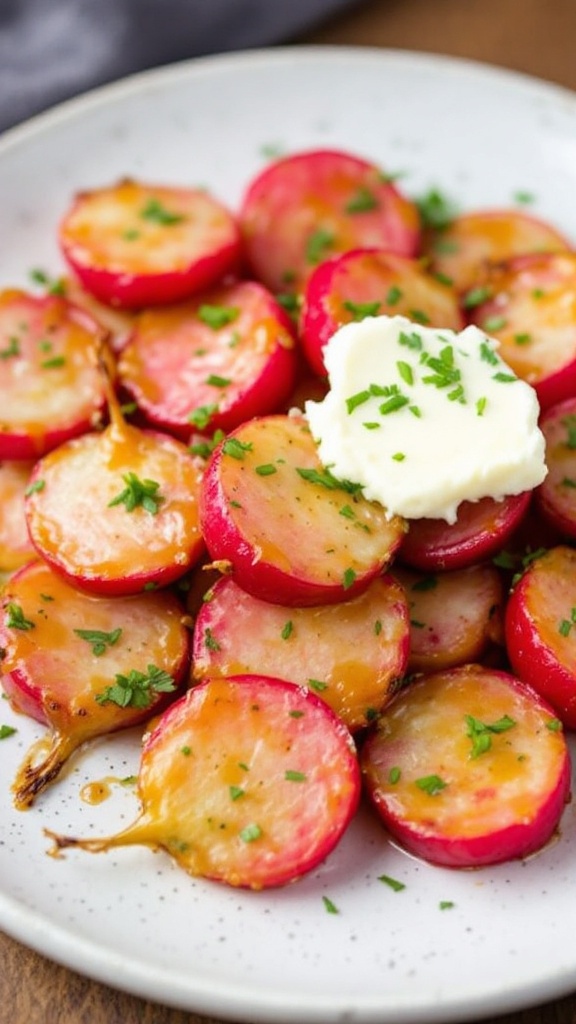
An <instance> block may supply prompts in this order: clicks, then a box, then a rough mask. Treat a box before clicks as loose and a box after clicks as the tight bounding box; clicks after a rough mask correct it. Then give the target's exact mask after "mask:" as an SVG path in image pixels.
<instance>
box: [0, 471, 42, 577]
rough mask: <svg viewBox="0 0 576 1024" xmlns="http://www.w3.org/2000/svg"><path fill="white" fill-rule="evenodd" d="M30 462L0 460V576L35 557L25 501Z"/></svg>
mask: <svg viewBox="0 0 576 1024" xmlns="http://www.w3.org/2000/svg"><path fill="white" fill-rule="evenodd" d="M33 467H34V463H33V462H0V575H1V574H2V573H3V572H13V570H14V569H18V568H19V567H20V566H21V565H25V564H26V562H29V561H30V560H31V559H33V558H35V556H36V551H35V549H34V546H33V544H32V542H31V540H30V537H29V536H28V530H27V528H26V517H25V514H24V501H25V495H26V490H27V488H28V485H29V482H30V476H31V473H32V469H33Z"/></svg>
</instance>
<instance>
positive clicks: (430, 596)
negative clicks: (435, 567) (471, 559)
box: [392, 563, 504, 673]
mask: <svg viewBox="0 0 576 1024" xmlns="http://www.w3.org/2000/svg"><path fill="white" fill-rule="evenodd" d="M392 574H393V576H394V577H395V578H396V579H397V580H398V581H399V583H401V584H402V586H403V587H404V590H405V592H406V597H407V599H408V606H409V610H410V612H409V613H410V656H409V659H408V671H409V672H410V673H412V672H433V671H437V670H439V669H446V668H453V667H454V666H456V665H464V664H466V662H470V661H477V660H479V659H480V657H481V656H483V655H484V654H485V653H486V652H487V651H488V650H489V649H490V648H494V647H495V646H496V645H503V643H504V628H503V613H504V586H503V582H502V577H501V575H500V573H499V571H498V569H496V567H495V566H493V565H490V564H489V563H482V564H480V565H472V566H469V567H468V568H467V569H454V570H452V571H451V572H438V573H434V574H424V573H417V572H412V571H410V570H409V569H405V568H403V567H402V566H399V565H395V566H394V567H393V569H392Z"/></svg>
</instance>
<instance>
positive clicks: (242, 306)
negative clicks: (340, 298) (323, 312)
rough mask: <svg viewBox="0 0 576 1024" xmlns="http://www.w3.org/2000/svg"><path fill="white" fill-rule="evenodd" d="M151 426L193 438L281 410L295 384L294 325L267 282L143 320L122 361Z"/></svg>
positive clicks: (122, 373) (220, 291) (126, 382)
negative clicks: (267, 289) (265, 285)
mask: <svg viewBox="0 0 576 1024" xmlns="http://www.w3.org/2000/svg"><path fill="white" fill-rule="evenodd" d="M118 373H119V378H120V382H121V384H122V386H123V388H124V389H125V391H126V392H127V393H128V395H129V396H130V397H131V398H132V399H133V400H134V401H135V402H136V403H137V405H138V408H139V409H140V411H141V412H142V413H143V414H144V416H145V418H146V420H147V421H148V423H150V424H151V425H153V426H156V427H159V428H160V429H164V430H167V431H168V432H169V433H171V434H174V435H176V436H177V437H180V438H181V439H182V440H188V439H189V438H190V434H191V433H192V432H193V431H194V430H201V431H204V432H205V431H207V430H209V431H214V430H226V431H228V430H231V429H232V428H233V427H237V426H238V425H239V424H240V423H242V422H243V420H245V419H250V418H251V417H252V416H256V415H264V414H266V413H269V412H275V411H276V409H277V408H278V407H279V406H280V404H281V403H282V402H284V401H285V400H286V399H287V398H288V395H289V394H290V392H291V391H292V388H293V386H294V382H295V378H296V353H295V340H294V328H293V326H292V323H291V321H290V320H289V318H288V316H287V315H286V313H285V312H284V310H283V309H282V308H281V306H279V305H278V303H277V302H276V301H275V299H274V298H273V296H272V295H270V293H269V292H267V291H266V289H265V288H263V287H262V285H260V284H257V283H255V282H252V281H242V282H240V283H238V284H230V285H223V286H221V287H219V288H217V289H213V290H212V291H210V292H203V293H202V295H201V296H199V297H198V298H196V299H194V300H191V301H189V302H188V303H182V304H180V305H177V306H170V307H168V308H164V309H161V310H160V309H157V310H148V311H146V312H144V313H142V314H141V315H140V317H139V318H138V320H137V323H136V326H135V329H134V331H133V333H132V335H131V337H130V340H129V342H128V344H127V345H126V346H125V347H124V349H123V351H122V353H121V355H120V359H119V364H118Z"/></svg>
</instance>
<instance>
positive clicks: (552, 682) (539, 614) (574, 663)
mask: <svg viewBox="0 0 576 1024" xmlns="http://www.w3.org/2000/svg"><path fill="white" fill-rule="evenodd" d="M575 622H576V551H575V550H574V549H573V548H569V547H566V546H564V545H558V546H557V547H555V548H551V549H550V550H549V551H547V552H545V553H544V554H542V555H541V556H540V557H539V558H537V559H535V560H534V561H533V562H532V563H531V565H529V566H528V568H527V569H526V571H525V572H524V574H523V575H522V577H521V578H520V580H519V581H518V582H517V583H516V585H515V587H514V589H513V590H512V593H511V595H510V597H509V599H508V603H507V606H506V619H505V629H506V647H507V650H508V657H509V659H510V664H511V665H512V668H513V670H514V671H515V672H516V674H517V675H518V676H520V678H521V679H524V680H525V681H526V682H527V683H529V684H530V686H532V687H533V689H534V690H536V692H538V693H540V694H541V695H542V698H543V699H544V700H547V701H548V702H549V703H550V704H551V705H552V707H554V708H555V710H556V713H557V715H558V717H559V718H560V719H561V720H562V722H563V723H564V725H565V726H566V728H567V729H576V626H575V625H574V623H575Z"/></svg>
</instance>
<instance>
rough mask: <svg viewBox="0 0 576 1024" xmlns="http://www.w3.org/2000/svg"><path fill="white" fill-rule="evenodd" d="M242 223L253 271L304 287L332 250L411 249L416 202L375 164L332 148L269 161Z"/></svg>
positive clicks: (274, 282)
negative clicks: (407, 197) (407, 196)
mask: <svg viewBox="0 0 576 1024" xmlns="http://www.w3.org/2000/svg"><path fill="white" fill-rule="evenodd" d="M240 226H241V229H242V234H243V236H244V244H245V248H246V254H247V258H248V262H249V265H250V267H251V270H252V272H253V273H254V274H255V276H256V277H257V278H258V279H259V280H260V281H262V282H263V283H264V284H265V285H267V287H268V288H270V289H272V291H276V292H299V291H301V289H302V287H303V285H304V283H305V281H306V279H307V277H308V276H309V274H310V272H311V271H312V270H314V268H315V267H317V266H318V264H320V263H322V262H323V261H324V260H326V259H328V257H330V256H334V255H336V254H337V253H342V252H347V251H348V250H349V249H356V248H360V247H362V248H369V247H370V248H371V247H376V248H381V249H388V250H390V251H391V252H396V253H399V254H401V255H404V256H414V255H415V254H416V253H417V251H418V247H419V243H420V222H419V217H418V212H417V209H416V206H415V204H414V203H412V202H411V201H410V200H408V199H406V198H405V197H404V196H403V195H402V194H401V193H400V191H399V190H398V189H397V188H396V186H395V185H393V184H392V182H391V181H390V179H387V178H386V177H385V176H384V175H383V173H382V171H381V170H380V169H379V168H378V167H376V166H374V165H373V164H371V163H369V162H368V161H366V160H363V159H360V158H359V157H357V156H354V155H352V154H350V153H344V152H340V151H334V150H312V151H306V152H302V153H295V154H293V155H291V156H288V157H284V158H282V159H280V160H277V161H275V162H274V163H272V164H270V165H269V166H268V167H267V168H266V169H265V170H264V171H262V173H261V174H259V175H258V176H257V177H256V178H255V179H254V180H253V181H252V182H251V183H250V185H249V187H248V189H247V192H246V195H245V197H244V200H243V204H242V208H241V211H240Z"/></svg>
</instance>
